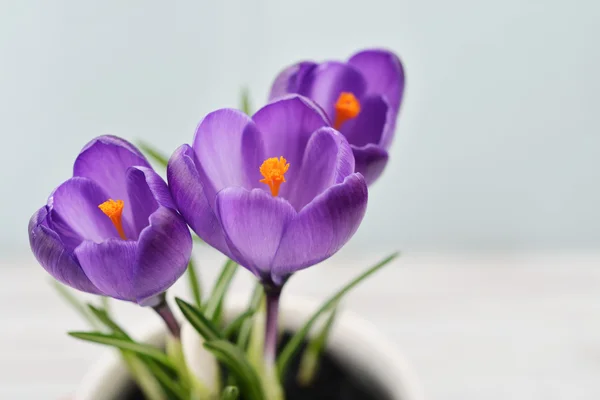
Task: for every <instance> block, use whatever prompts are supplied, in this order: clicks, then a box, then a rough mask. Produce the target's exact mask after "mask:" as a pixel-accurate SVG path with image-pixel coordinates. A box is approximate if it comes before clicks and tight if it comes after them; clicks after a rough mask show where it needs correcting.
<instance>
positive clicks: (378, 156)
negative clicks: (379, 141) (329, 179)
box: [350, 144, 388, 185]
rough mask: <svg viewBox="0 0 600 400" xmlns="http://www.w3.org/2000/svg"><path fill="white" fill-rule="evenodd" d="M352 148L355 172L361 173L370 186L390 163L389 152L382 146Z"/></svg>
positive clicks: (370, 145)
mask: <svg viewBox="0 0 600 400" xmlns="http://www.w3.org/2000/svg"><path fill="white" fill-rule="evenodd" d="M350 147H352V153H353V154H354V161H355V163H356V166H355V170H356V172H360V173H361V174H362V175H363V176H364V177H365V180H366V181H367V184H368V185H371V184H372V183H373V182H375V181H376V180H377V178H379V176H380V175H381V173H382V172H383V170H384V169H385V166H386V165H387V162H388V152H387V151H386V150H385V149H384V148H383V147H381V146H378V145H375V144H368V145H366V146H363V147H356V146H352V145H351V146H350Z"/></svg>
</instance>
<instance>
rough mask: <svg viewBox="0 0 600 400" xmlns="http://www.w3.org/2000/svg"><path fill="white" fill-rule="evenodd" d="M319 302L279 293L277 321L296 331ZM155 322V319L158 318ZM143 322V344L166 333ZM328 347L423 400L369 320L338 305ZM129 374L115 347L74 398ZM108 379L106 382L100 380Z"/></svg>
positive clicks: (409, 399) (231, 304)
mask: <svg viewBox="0 0 600 400" xmlns="http://www.w3.org/2000/svg"><path fill="white" fill-rule="evenodd" d="M247 302H248V298H247V296H243V297H242V296H237V295H233V296H232V299H231V301H226V304H225V308H224V310H225V318H226V319H231V318H232V316H235V315H239V312H241V311H242V310H244V309H245V307H246V306H247ZM320 305H321V303H320V302H319V301H317V300H315V299H312V298H307V297H304V296H293V295H292V296H288V295H284V296H282V301H281V312H280V314H281V315H280V324H281V326H282V327H285V328H287V329H289V330H294V331H295V330H297V329H298V328H299V327H300V326H301V325H303V324H304V322H305V321H306V319H307V318H309V317H310V316H311V315H312V313H314V311H315V310H316V309H317V308H318V307H319V306H320ZM157 322H158V321H157ZM157 322H155V323H152V324H149V325H148V328H147V329H146V332H147V333H146V334H145V335H143V336H142V340H141V341H142V342H146V343H150V344H154V345H159V344H160V343H161V342H162V337H163V335H164V333H165V329H164V326H163V325H162V324H160V323H159V322H158V323H157ZM327 348H328V350H329V351H331V352H332V353H333V354H335V356H336V357H340V358H341V359H342V361H343V362H348V363H350V364H351V365H352V367H353V368H356V369H358V370H359V371H365V372H367V373H369V374H370V375H371V376H373V377H374V378H375V379H377V380H378V381H379V384H381V385H382V386H383V387H384V388H385V389H386V390H387V391H388V392H390V395H391V396H392V398H394V399H401V400H423V399H424V396H423V394H422V390H421V385H420V383H419V381H418V379H417V377H416V375H415V373H414V372H413V369H412V368H411V367H410V364H409V363H408V362H407V360H406V358H405V357H404V356H403V355H402V353H401V352H400V351H399V350H398V349H397V347H396V345H395V344H394V343H392V342H391V341H389V340H388V339H387V338H385V337H384V336H383V335H382V334H381V333H380V332H379V331H378V330H377V329H376V328H375V327H374V326H373V324H371V323H370V322H368V321H366V320H365V319H363V318H362V317H360V316H358V315H357V314H356V313H354V312H352V311H349V310H344V309H340V311H339V312H338V315H337V316H336V321H335V323H334V325H333V326H332V329H331V332H330V336H329V340H328V344H327ZM128 380H129V376H128V373H127V370H126V368H125V366H124V365H123V363H122V361H121V359H120V357H119V356H118V354H117V353H115V352H114V351H111V352H110V353H108V354H106V355H105V356H103V357H102V358H101V359H100V360H99V361H98V362H97V363H95V364H94V365H93V366H92V368H91V369H90V370H89V372H88V373H87V374H86V375H85V376H84V378H83V380H82V381H81V384H80V385H79V387H78V390H77V391H76V395H75V397H74V398H75V399H76V400H98V399H99V397H98V396H99V393H102V395H103V396H104V397H102V399H105V398H106V399H111V397H110V395H108V394H107V388H111V387H112V388H116V389H115V390H111V392H113V391H114V392H115V393H117V390H118V389H119V388H122V387H123V385H125V384H126V383H127V381H128ZM105 382H110V384H105Z"/></svg>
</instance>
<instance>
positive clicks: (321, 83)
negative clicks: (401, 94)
mask: <svg viewBox="0 0 600 400" xmlns="http://www.w3.org/2000/svg"><path fill="white" fill-rule="evenodd" d="M310 75H311V76H310V79H311V84H310V89H308V90H305V91H301V92H299V93H300V94H302V95H304V96H307V97H309V98H310V99H311V100H313V101H314V102H315V103H317V104H318V105H319V106H321V107H322V108H323V110H325V112H326V113H327V116H328V117H329V119H330V120H331V121H334V120H335V108H334V106H335V103H336V102H337V100H338V98H339V97H340V94H341V93H342V92H349V93H352V94H353V95H354V96H355V97H356V98H357V99H360V98H362V96H363V94H364V93H365V90H366V86H367V85H366V82H365V79H364V78H363V76H362V74H361V73H360V72H359V71H358V70H357V69H356V68H354V67H352V66H350V65H348V64H345V63H341V62H337V61H330V62H325V63H322V64H320V65H319V66H318V67H317V68H315V69H314V70H313V71H312V74H310ZM305 79H309V77H306V78H305Z"/></svg>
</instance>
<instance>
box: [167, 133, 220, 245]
mask: <svg viewBox="0 0 600 400" xmlns="http://www.w3.org/2000/svg"><path fill="white" fill-rule="evenodd" d="M197 165H198V161H197V159H196V154H195V153H194V150H192V148H191V147H190V146H188V145H187V144H184V145H182V146H181V147H179V148H178V149H177V150H175V152H174V153H173V155H172V156H171V159H170V160H169V164H168V165H167V180H168V182H169V189H170V191H171V195H172V196H173V200H174V201H175V204H176V205H177V209H178V210H179V212H180V213H181V215H182V216H183V218H184V219H185V221H186V222H187V223H188V225H189V226H190V227H191V228H192V230H193V231H194V232H196V234H197V235H198V236H200V237H201V238H202V240H204V241H205V242H206V243H208V244H209V245H211V246H213V247H214V248H216V249H217V250H219V251H221V252H222V253H224V254H230V251H229V247H228V246H227V243H226V241H225V235H224V234H223V229H222V228H221V224H220V223H219V221H218V220H217V217H216V216H215V213H214V211H213V208H212V205H211V204H212V203H214V201H215V200H214V199H211V200H209V198H208V197H207V193H206V191H205V190H204V187H203V182H202V181H201V179H200V175H199V173H198V168H197Z"/></svg>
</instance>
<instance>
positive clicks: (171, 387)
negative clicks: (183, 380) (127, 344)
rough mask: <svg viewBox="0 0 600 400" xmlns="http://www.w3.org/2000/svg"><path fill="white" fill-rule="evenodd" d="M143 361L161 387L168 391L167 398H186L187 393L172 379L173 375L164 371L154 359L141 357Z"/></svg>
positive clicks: (179, 399) (180, 399) (183, 399)
mask: <svg viewBox="0 0 600 400" xmlns="http://www.w3.org/2000/svg"><path fill="white" fill-rule="evenodd" d="M141 358H142V360H143V362H145V364H146V366H147V367H148V369H149V370H150V372H152V374H153V375H154V377H155V378H156V380H157V381H158V382H159V383H160V384H161V385H162V387H163V389H164V390H165V391H167V392H169V397H168V398H169V399H173V398H175V399H178V400H187V399H188V397H189V396H188V395H187V393H186V392H185V390H183V388H182V387H181V386H179V385H178V383H177V381H176V380H175V379H173V376H171V375H169V374H168V373H166V372H165V370H164V369H163V368H162V367H161V366H160V365H159V364H158V363H157V362H156V361H154V360H152V359H149V358H146V357H141Z"/></svg>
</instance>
